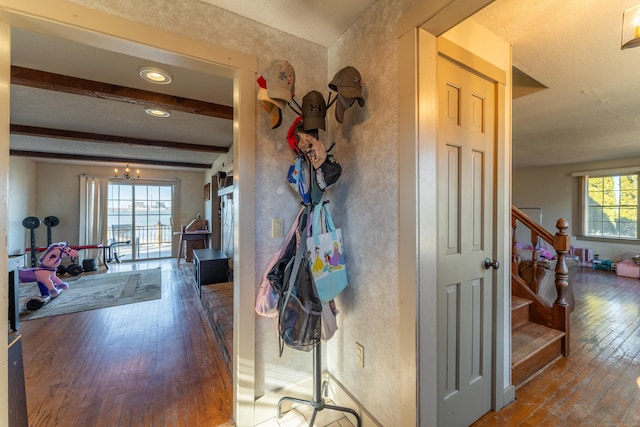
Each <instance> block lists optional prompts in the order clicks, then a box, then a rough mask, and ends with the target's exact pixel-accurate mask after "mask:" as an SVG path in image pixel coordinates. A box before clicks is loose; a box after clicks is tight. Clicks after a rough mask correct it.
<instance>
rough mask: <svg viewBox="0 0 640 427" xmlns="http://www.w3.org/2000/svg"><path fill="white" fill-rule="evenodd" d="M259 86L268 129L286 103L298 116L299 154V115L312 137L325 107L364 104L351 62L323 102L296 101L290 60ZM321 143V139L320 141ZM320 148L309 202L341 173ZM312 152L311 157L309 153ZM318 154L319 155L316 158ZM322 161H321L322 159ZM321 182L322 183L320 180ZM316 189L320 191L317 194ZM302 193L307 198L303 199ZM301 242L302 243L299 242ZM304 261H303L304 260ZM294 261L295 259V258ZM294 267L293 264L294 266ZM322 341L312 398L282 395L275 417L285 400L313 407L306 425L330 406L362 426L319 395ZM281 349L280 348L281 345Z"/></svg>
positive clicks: (315, 97)
mask: <svg viewBox="0 0 640 427" xmlns="http://www.w3.org/2000/svg"><path fill="white" fill-rule="evenodd" d="M257 82H258V85H259V86H260V87H259V90H258V100H259V101H260V105H261V106H262V108H263V109H264V110H265V111H266V112H267V113H269V119H270V126H271V129H275V128H277V127H279V126H280V125H281V123H282V119H283V117H282V116H283V111H282V110H284V108H285V107H286V106H287V105H288V106H289V107H290V108H291V109H292V110H293V111H294V112H295V113H296V114H297V115H298V116H299V118H298V119H297V120H296V121H294V123H293V125H292V127H291V130H290V133H292V135H291V139H292V140H291V139H289V135H288V137H287V139H289V144H290V145H291V148H292V149H294V151H296V152H297V153H298V154H301V151H299V150H298V146H297V142H296V136H295V127H296V123H297V121H298V120H300V119H302V127H303V129H304V131H305V132H309V134H310V135H312V136H313V137H314V138H316V139H317V138H318V129H322V130H326V123H325V120H326V119H325V116H326V112H327V109H328V108H329V107H331V106H332V105H334V104H335V106H336V107H335V118H336V121H337V122H338V123H342V122H343V120H344V113H345V110H347V109H348V108H349V107H351V106H352V105H353V104H354V103H355V102H356V101H357V103H358V104H359V105H360V106H361V107H363V106H364V97H363V96H362V77H361V76H360V72H359V71H358V70H357V69H356V68H354V67H351V66H347V67H344V68H343V69H341V70H340V71H338V72H337V73H336V75H335V76H334V77H333V79H332V80H331V82H330V83H329V88H330V89H331V90H333V91H335V92H336V97H335V98H334V99H333V100H331V93H329V99H328V102H325V100H324V97H323V95H322V94H320V93H319V92H317V91H311V92H309V93H307V94H306V95H305V97H304V98H303V103H302V106H301V105H300V104H298V102H296V100H295V99H294V98H293V92H294V83H295V72H294V70H293V67H292V66H291V64H289V63H288V62H287V61H281V60H277V61H273V62H272V63H271V64H270V65H269V67H268V68H267V69H266V70H265V71H264V72H263V73H262V75H261V76H260V77H259V78H258V79H257ZM292 102H293V103H294V104H295V105H296V107H298V110H296V109H295V108H294V107H293V105H291V103H292ZM320 144H322V143H320ZM332 147H333V145H332V146H331V147H330V148H329V150H330V149H331V148H332ZM320 148H321V150H320V151H321V152H322V153H324V155H325V158H326V160H327V161H324V160H325V159H321V157H322V156H317V153H318V151H316V150H315V149H314V150H312V151H310V152H308V153H306V155H307V158H308V159H309V163H310V169H311V163H313V161H314V159H316V160H318V164H317V165H316V164H314V165H313V166H314V169H315V168H317V171H320V172H321V173H320V174H319V175H318V176H319V178H316V174H314V173H313V170H310V171H309V172H310V175H311V182H312V184H311V188H310V189H307V190H309V193H308V194H306V193H305V194H303V192H300V187H299V188H298V191H299V192H300V195H301V196H302V198H303V203H304V204H305V205H308V204H309V203H310V204H311V206H314V205H315V204H317V203H319V202H320V200H321V199H322V192H324V190H325V189H326V188H328V187H330V186H331V185H333V184H334V183H335V181H337V179H338V177H339V176H340V173H341V170H342V169H341V168H340V166H339V165H338V164H337V163H336V162H335V161H334V160H333V156H332V155H328V154H327V152H328V151H329V150H326V149H325V147H324V145H322V146H321V147H320ZM312 153H313V155H312V157H313V158H314V159H312V158H311V157H310V155H311V154H312ZM319 158H320V159H319ZM323 161H324V163H322V162H323ZM320 183H321V184H322V185H321V186H320V185H319V184H320ZM314 190H318V191H320V194H318V191H314ZM305 197H307V198H308V199H309V200H306V201H305ZM301 246H302V245H301ZM305 262H306V261H305ZM296 263H297V261H296ZM295 268H296V267H294V269H295ZM321 345H322V344H321V343H320V342H318V343H317V344H316V345H315V346H314V347H313V398H312V400H305V399H299V398H297V397H290V396H286V397H283V398H281V399H280V400H279V401H278V412H277V415H278V416H277V418H280V416H281V412H282V403H283V402H286V401H290V402H295V403H299V404H302V405H309V406H311V407H312V408H313V414H312V416H311V420H310V421H309V427H312V426H313V423H314V422H315V419H316V415H317V413H318V412H319V411H322V410H324V409H328V410H332V411H340V412H345V413H348V414H351V415H353V416H354V417H355V418H356V421H357V427H361V425H362V420H361V419H360V415H358V413H357V412H356V411H355V410H353V409H351V408H346V407H342V406H336V405H328V404H326V403H325V400H324V398H323V397H322V394H323V393H322V391H323V390H324V389H325V388H326V386H327V383H326V382H323V381H322V366H321V361H322V357H321V355H322V354H321ZM281 352H282V348H281Z"/></svg>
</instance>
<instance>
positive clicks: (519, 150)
mask: <svg viewBox="0 0 640 427" xmlns="http://www.w3.org/2000/svg"><path fill="white" fill-rule="evenodd" d="M636 2H637V0H633V1H628V0H626V1H621V0H616V1H601V0H564V1H561V2H559V1H557V0H535V1H533V0H496V1H495V2H494V3H492V4H490V5H489V6H488V7H486V8H485V9H484V10H482V11H480V12H479V13H478V14H476V15H475V16H474V17H473V18H472V19H474V20H475V21H476V22H478V23H479V24H481V25H483V26H485V27H487V28H489V29H490V30H491V31H492V32H494V33H495V34H497V35H498V36H499V37H501V38H502V39H504V40H505V41H507V42H509V43H511V44H512V45H513V65H514V66H515V67H517V68H518V69H520V70H522V71H523V72H524V73H526V74H528V75H529V76H531V77H532V78H534V79H535V80H537V81H539V82H540V83H542V84H543V85H545V86H547V87H548V89H546V90H542V91H539V92H536V93H533V94H531V95H528V96H524V97H521V98H517V99H515V100H514V101H513V165H514V167H515V168H518V167H534V166H543V165H560V164H567V163H581V162H591V161H599V160H613V159H621V158H627V157H632V156H640V144H638V139H637V138H638V135H639V134H640V102H639V100H640V78H639V77H638V70H639V69H640V48H637V49H628V50H625V51H622V50H621V49H620V44H621V43H620V39H621V32H622V27H621V24H622V13H623V11H624V10H625V9H626V8H629V7H632V6H634V5H635V4H634V3H636Z"/></svg>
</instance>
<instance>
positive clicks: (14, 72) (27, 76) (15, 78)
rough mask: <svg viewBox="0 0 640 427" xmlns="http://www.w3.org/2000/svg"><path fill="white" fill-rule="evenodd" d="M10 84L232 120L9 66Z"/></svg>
mask: <svg viewBox="0 0 640 427" xmlns="http://www.w3.org/2000/svg"><path fill="white" fill-rule="evenodd" d="M11 84H15V85H20V86H28V87H33V88H37V89H45V90H53V91H57V92H64V93H70V94H73V95H82V96H89V97H92V98H99V99H107V100H110V101H120V102H126V103H129V104H135V105H143V106H149V107H159V108H163V109H167V110H172V111H180V112H183V113H191V114H201V115H204V116H209V117H217V118H220V119H227V120H233V107H228V106H226V105H220V104H214V103H211V102H204V101H198V100H195V99H189V98H182V97H179V96H171V95H164V94H161V93H155V92H149V91H146V90H141V89H133V88H129V87H124V86H118V85H113V84H108V83H102V82H96V81H93V80H85V79H80V78H76V77H69V76H64V75H62V74H54V73H49V72H46V71H39V70H33V69H30V68H23V67H17V66H11Z"/></svg>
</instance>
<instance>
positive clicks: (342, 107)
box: [336, 93, 356, 123]
mask: <svg viewBox="0 0 640 427" xmlns="http://www.w3.org/2000/svg"><path fill="white" fill-rule="evenodd" d="M337 98H338V99H336V120H337V121H338V122H339V123H342V121H343V120H344V112H345V111H346V110H347V109H349V107H351V106H352V105H353V104H354V102H356V98H345V97H344V96H342V95H340V93H338V97H337Z"/></svg>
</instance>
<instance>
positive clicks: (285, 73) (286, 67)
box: [263, 60, 296, 102]
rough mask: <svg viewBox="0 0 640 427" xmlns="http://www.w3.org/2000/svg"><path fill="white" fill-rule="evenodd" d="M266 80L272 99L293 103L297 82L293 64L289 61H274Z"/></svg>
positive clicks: (268, 69)
mask: <svg viewBox="0 0 640 427" xmlns="http://www.w3.org/2000/svg"><path fill="white" fill-rule="evenodd" d="M263 75H264V74H263ZM264 78H265V80H266V81H267V91H268V94H269V97H270V98H271V99H274V100H283V101H285V102H291V99H292V97H293V94H294V92H295V81H296V74H295V72H294V71H293V67H292V66H291V64H289V63H288V62H287V61H281V60H277V61H273V62H272V63H271V65H269V67H268V68H267V70H266V75H264Z"/></svg>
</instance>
